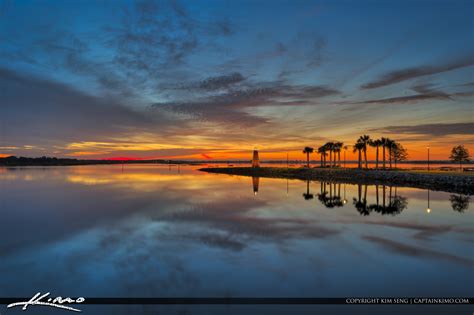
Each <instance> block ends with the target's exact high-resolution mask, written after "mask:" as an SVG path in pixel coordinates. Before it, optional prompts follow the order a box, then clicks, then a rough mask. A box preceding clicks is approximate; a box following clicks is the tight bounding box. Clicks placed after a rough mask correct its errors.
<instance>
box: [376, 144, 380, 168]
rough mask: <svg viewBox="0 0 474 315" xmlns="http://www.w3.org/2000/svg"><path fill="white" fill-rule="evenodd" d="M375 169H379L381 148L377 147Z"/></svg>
mask: <svg viewBox="0 0 474 315" xmlns="http://www.w3.org/2000/svg"><path fill="white" fill-rule="evenodd" d="M375 168H376V169H379V146H378V145H377V151H376V153H375Z"/></svg>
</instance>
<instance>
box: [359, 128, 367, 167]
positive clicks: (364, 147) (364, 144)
mask: <svg viewBox="0 0 474 315" xmlns="http://www.w3.org/2000/svg"><path fill="white" fill-rule="evenodd" d="M357 142H359V143H361V146H362V151H363V152H364V160H365V168H366V169H368V168H369V164H368V163H367V147H368V146H369V143H370V136H368V135H363V136H360V137H359V139H358V140H357Z"/></svg>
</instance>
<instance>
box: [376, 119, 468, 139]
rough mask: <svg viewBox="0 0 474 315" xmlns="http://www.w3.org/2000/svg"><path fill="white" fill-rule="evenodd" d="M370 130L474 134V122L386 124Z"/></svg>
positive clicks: (431, 133)
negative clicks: (410, 124) (411, 124)
mask: <svg viewBox="0 0 474 315" xmlns="http://www.w3.org/2000/svg"><path fill="white" fill-rule="evenodd" d="M370 131H377V132H386V133H392V134H422V135H431V136H446V135H474V123H471V122H466V123H452V124H443V123H439V124H424V125H413V126H387V127H383V128H375V129H371V130H370Z"/></svg>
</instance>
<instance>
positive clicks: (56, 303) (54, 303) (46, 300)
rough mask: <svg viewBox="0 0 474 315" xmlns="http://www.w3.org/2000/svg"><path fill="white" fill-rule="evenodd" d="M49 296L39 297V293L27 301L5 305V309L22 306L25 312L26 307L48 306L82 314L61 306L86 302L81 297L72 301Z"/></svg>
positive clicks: (46, 294)
mask: <svg viewBox="0 0 474 315" xmlns="http://www.w3.org/2000/svg"><path fill="white" fill-rule="evenodd" d="M49 295H50V292H48V293H45V294H43V295H41V292H38V293H36V294H35V295H34V296H33V297H32V298H31V299H30V300H29V301H26V302H16V303H11V304H9V305H7V308H11V307H15V306H23V307H22V308H21V309H22V310H23V311H26V309H27V308H28V306H32V305H42V306H49V307H53V308H60V309H63V310H67V311H72V312H82V311H81V310H79V309H77V308H74V307H71V306H67V305H63V304H73V303H75V304H80V303H83V302H84V301H85V300H86V299H85V298H83V297H78V298H77V299H72V298H70V297H67V298H62V297H60V296H58V297H56V298H52V297H49Z"/></svg>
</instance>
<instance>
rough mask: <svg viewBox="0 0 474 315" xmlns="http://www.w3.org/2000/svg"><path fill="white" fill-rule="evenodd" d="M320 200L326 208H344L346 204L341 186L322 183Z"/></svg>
mask: <svg viewBox="0 0 474 315" xmlns="http://www.w3.org/2000/svg"><path fill="white" fill-rule="evenodd" d="M318 200H319V201H320V202H321V203H322V204H323V205H324V206H325V207H326V208H334V207H343V206H344V202H343V200H345V199H342V198H341V184H340V183H338V184H336V183H330V182H321V192H320V193H319V194H318Z"/></svg>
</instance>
